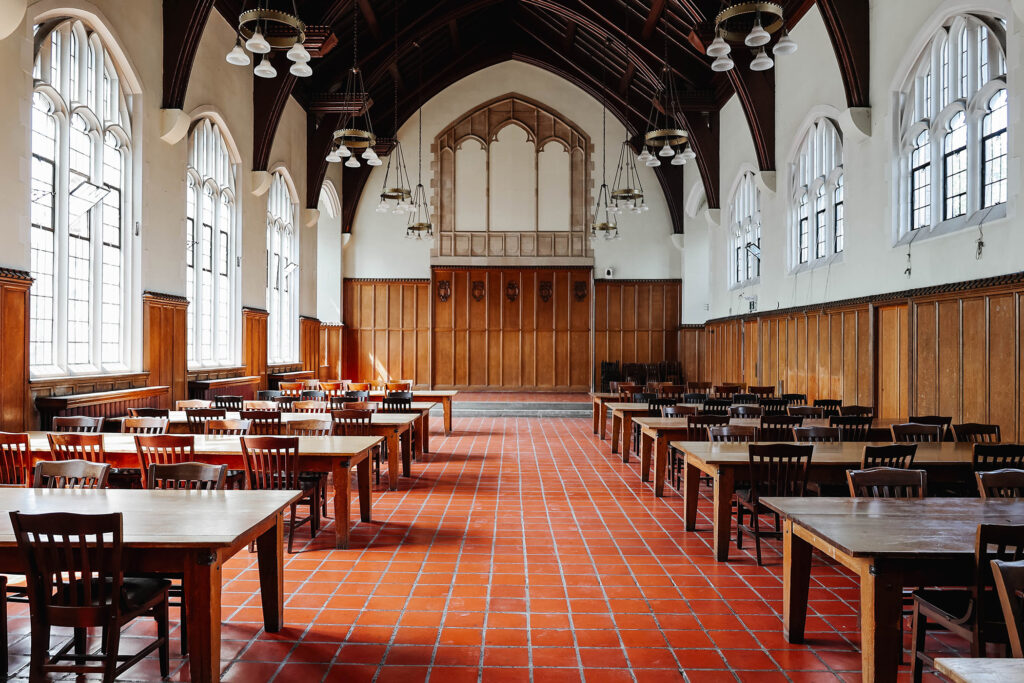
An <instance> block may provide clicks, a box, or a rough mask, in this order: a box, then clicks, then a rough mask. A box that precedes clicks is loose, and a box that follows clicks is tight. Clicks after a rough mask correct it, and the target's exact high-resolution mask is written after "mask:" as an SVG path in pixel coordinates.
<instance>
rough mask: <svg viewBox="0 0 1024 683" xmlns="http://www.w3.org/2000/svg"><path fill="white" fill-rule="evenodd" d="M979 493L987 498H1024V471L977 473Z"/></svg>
mask: <svg viewBox="0 0 1024 683" xmlns="http://www.w3.org/2000/svg"><path fill="white" fill-rule="evenodd" d="M974 477H975V479H977V480H978V493H979V494H980V495H981V497H982V499H985V498H1024V470H1013V469H1003V470H989V471H987V472H975V473H974Z"/></svg>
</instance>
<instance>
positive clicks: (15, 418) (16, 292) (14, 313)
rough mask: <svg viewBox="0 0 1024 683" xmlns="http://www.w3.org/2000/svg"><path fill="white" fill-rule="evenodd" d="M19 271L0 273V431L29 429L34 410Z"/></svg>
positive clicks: (25, 285)
mask: <svg viewBox="0 0 1024 683" xmlns="http://www.w3.org/2000/svg"><path fill="white" fill-rule="evenodd" d="M31 284H32V278H31V276H30V275H29V274H28V273H26V272H23V271H17V270H9V269H0V330H2V339H3V343H2V344H0V430H4V431H9V432H17V431H21V430H23V429H27V428H28V427H30V426H31V425H32V423H33V421H34V412H35V409H34V407H33V405H32V401H31V398H30V397H29V369H28V366H29V356H28V330H29V294H28V293H29V287H30V286H31Z"/></svg>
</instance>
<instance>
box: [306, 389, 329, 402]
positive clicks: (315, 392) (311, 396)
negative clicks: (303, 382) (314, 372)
mask: <svg viewBox="0 0 1024 683" xmlns="http://www.w3.org/2000/svg"><path fill="white" fill-rule="evenodd" d="M299 398H301V399H302V400H303V401H324V402H326V401H328V400H329V397H328V395H327V392H326V391H321V390H320V389H303V390H302V393H301V394H299Z"/></svg>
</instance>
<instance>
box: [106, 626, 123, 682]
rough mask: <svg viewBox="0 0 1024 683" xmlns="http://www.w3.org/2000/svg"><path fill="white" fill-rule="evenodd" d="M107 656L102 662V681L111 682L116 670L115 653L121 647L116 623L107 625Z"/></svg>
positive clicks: (119, 630) (119, 631) (119, 632)
mask: <svg viewBox="0 0 1024 683" xmlns="http://www.w3.org/2000/svg"><path fill="white" fill-rule="evenodd" d="M106 641H107V643H106V645H107V657H106V659H105V660H104V662H103V683H113V680H114V678H115V676H114V674H115V672H116V671H117V655H118V651H119V650H120V649H121V629H120V628H119V627H118V625H117V623H116V622H115V623H112V624H109V625H108V627H107V638H106Z"/></svg>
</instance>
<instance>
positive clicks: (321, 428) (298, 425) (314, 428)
mask: <svg viewBox="0 0 1024 683" xmlns="http://www.w3.org/2000/svg"><path fill="white" fill-rule="evenodd" d="M332 429H333V425H332V424H331V421H330V420H329V419H325V418H316V419H310V420H294V421H292V422H289V423H288V433H289V434H290V435H292V436H330V435H331V431H332Z"/></svg>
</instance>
